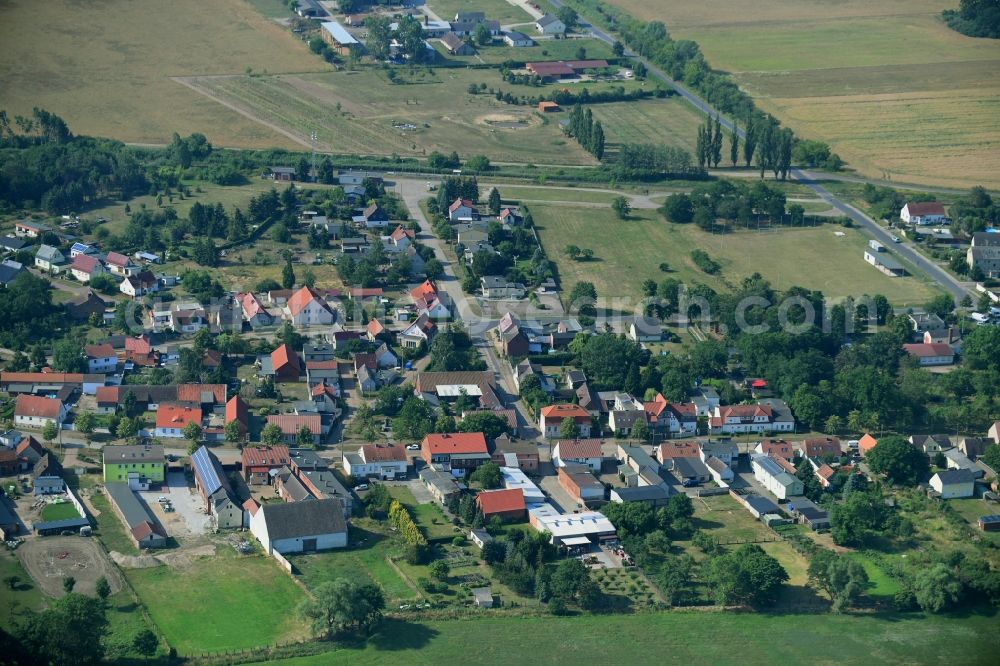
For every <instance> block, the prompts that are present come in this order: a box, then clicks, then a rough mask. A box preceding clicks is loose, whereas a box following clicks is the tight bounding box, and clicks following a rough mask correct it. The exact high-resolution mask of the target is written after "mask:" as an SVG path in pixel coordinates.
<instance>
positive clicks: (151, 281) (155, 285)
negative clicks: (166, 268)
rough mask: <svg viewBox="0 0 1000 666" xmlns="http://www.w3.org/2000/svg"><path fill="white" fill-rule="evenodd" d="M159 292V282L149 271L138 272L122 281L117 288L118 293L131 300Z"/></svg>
mask: <svg viewBox="0 0 1000 666" xmlns="http://www.w3.org/2000/svg"><path fill="white" fill-rule="evenodd" d="M159 290H160V281H159V280H158V279H157V278H156V276H155V275H153V274H152V273H150V272H149V271H140V272H138V273H136V274H134V275H130V276H128V277H127V278H125V279H124V280H122V283H121V284H120V285H119V286H118V291H120V292H122V293H123V294H125V295H126V296H130V297H132V298H138V297H139V296H145V295H146V294H152V293H153V292H156V291H159Z"/></svg>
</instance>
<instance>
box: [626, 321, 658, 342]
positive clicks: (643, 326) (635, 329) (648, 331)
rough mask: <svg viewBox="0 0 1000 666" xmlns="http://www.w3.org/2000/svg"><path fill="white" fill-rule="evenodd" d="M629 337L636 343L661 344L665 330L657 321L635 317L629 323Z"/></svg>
mask: <svg viewBox="0 0 1000 666" xmlns="http://www.w3.org/2000/svg"><path fill="white" fill-rule="evenodd" d="M628 337H629V339H630V340H633V341H635V342H660V341H661V340H663V328H661V327H660V324H659V322H657V321H656V320H653V319H648V318H646V317H635V318H634V319H632V320H631V321H630V322H629V325H628Z"/></svg>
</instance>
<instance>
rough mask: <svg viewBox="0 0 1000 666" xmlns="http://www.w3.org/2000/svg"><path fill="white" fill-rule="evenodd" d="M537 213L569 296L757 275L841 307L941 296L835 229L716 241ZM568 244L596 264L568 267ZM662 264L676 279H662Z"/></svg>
mask: <svg viewBox="0 0 1000 666" xmlns="http://www.w3.org/2000/svg"><path fill="white" fill-rule="evenodd" d="M531 213H532V216H533V217H534V219H535V224H536V226H537V227H538V232H539V234H540V237H541V240H542V244H543V246H544V247H545V251H546V253H547V254H548V256H549V258H550V259H552V260H553V261H555V262H556V264H557V266H558V269H559V275H560V279H561V280H562V283H563V284H564V285H567V288H569V287H570V286H571V285H573V284H574V283H576V282H579V281H582V280H587V281H590V282H593V283H594V286H595V287H596V288H597V294H598V296H599V297H615V296H619V297H628V298H632V299H636V301H637V300H638V298H639V297H640V295H641V293H642V288H641V286H642V282H643V280H646V279H652V280H656V281H660V280H663V279H664V278H666V277H673V278H677V279H679V280H681V281H682V282H685V283H688V284H692V283H694V282H702V283H704V284H707V285H709V286H711V287H712V288H714V289H716V290H725V289H727V288H729V286H730V285H736V284H738V283H739V282H740V280H742V279H743V278H744V277H747V276H749V275H751V274H753V273H754V272H759V273H760V274H761V275H763V276H764V277H765V278H767V279H768V280H770V281H771V284H772V285H773V286H774V287H776V288H778V289H787V288H789V287H791V286H796V285H797V286H801V287H805V288H807V289H818V290H820V291H822V292H823V293H824V294H826V295H827V296H828V297H830V298H834V299H837V298H843V297H846V296H855V297H857V296H860V295H862V294H866V293H867V294H876V293H880V294H884V295H885V296H886V297H887V298H888V299H889V300H890V302H892V303H893V305H895V306H897V307H900V306H906V305H917V304H922V303H924V302H926V301H927V300H928V299H929V298H930V297H931V296H932V295H933V294H934V293H935V292H934V290H933V288H932V287H931V286H929V285H928V284H927V283H925V282H922V281H920V280H919V279H918V278H916V277H911V276H907V277H902V278H890V277H888V276H885V275H883V274H882V273H879V272H878V271H877V270H875V269H874V268H872V267H871V266H869V265H868V264H867V263H865V261H864V258H863V250H864V247H865V244H866V242H867V241H866V239H865V236H864V235H863V234H862V233H861V232H859V231H857V230H853V229H844V228H842V227H839V226H833V225H829V224H827V225H820V226H818V227H810V228H798V229H792V228H779V229H776V230H772V231H767V232H756V231H747V230H739V231H736V232H734V233H729V234H725V235H715V234H710V233H707V232H705V231H702V230H701V229H699V228H697V227H695V226H694V225H676V224H670V223H668V222H666V221H665V220H664V219H663V218H662V216H660V214H659V213H657V212H656V211H652V210H641V211H633V213H632V215H631V219H629V220H619V219H617V218H616V217H615V215H614V213H612V212H611V210H610V208H608V209H602V208H594V207H588V208H584V207H582V206H577V207H573V206H566V205H554V204H544V203H537V204H532V206H531ZM835 232H836V233H843V234H845V235H844V236H836V235H834V234H835ZM568 244H575V245H577V246H578V247H581V248H590V249H592V250H594V257H595V258H594V259H593V260H592V261H573V260H571V259H569V258H568V257H567V256H565V255H564V254H563V252H562V249H563V248H564V247H565V246H566V245H568ZM698 248H700V249H703V250H705V251H706V252H707V253H708V254H709V256H710V257H711V258H712V259H714V260H715V261H717V262H719V263H720V264H721V265H722V271H721V272H720V274H719V275H715V276H712V275H707V274H706V273H704V272H703V271H701V270H700V269H699V268H697V266H695V265H694V263H693V262H692V261H691V257H690V255H691V251H692V250H694V249H698ZM661 262H666V263H668V264H669V265H670V268H671V272H669V273H663V272H661V271H660V270H659V268H658V267H659V265H660V263H661Z"/></svg>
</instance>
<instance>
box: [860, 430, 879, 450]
mask: <svg viewBox="0 0 1000 666" xmlns="http://www.w3.org/2000/svg"><path fill="white" fill-rule="evenodd" d="M876 444H878V440H877V439H875V438H874V437H872V436H871V435H869V434H868V433H865V434H864V435H863V436H862V437H861V439H859V440H858V449H859V450H860V451H861V453H862V454H865V453H868V452H869V451H871V450H872V449H874V448H875V445H876Z"/></svg>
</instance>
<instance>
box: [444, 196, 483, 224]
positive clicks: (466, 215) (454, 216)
mask: <svg viewBox="0 0 1000 666" xmlns="http://www.w3.org/2000/svg"><path fill="white" fill-rule="evenodd" d="M448 219H449V220H450V221H451V222H458V221H460V220H474V219H476V204H474V203H473V202H472V200H471V199H455V201H454V202H452V204H451V205H450V206H448Z"/></svg>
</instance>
